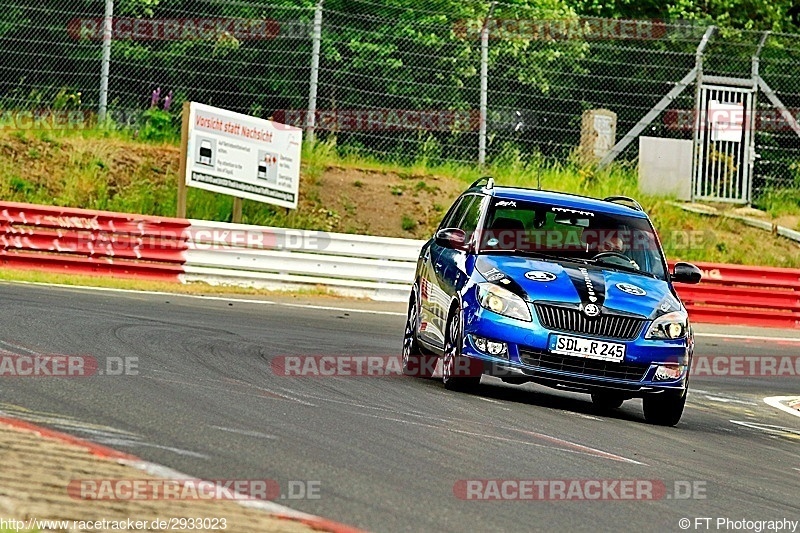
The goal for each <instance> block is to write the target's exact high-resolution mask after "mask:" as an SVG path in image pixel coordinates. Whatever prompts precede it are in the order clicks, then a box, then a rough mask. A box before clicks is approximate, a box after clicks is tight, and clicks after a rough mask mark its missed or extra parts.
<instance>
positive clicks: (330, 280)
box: [184, 220, 424, 302]
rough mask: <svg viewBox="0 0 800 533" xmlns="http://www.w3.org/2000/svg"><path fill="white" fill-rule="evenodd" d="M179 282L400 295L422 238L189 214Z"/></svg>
mask: <svg viewBox="0 0 800 533" xmlns="http://www.w3.org/2000/svg"><path fill="white" fill-rule="evenodd" d="M190 222H191V229H190V231H189V233H190V237H189V238H188V239H187V242H188V246H189V249H188V250H187V254H186V264H185V265H184V269H185V272H186V274H185V276H184V279H185V280H186V281H204V282H206V283H211V284H215V285H216V284H218V285H225V284H228V285H231V284H233V285H239V286H246V287H256V288H267V289H270V288H287V287H289V288H303V287H313V286H321V287H325V288H327V289H331V290H333V291H335V292H337V293H340V294H345V295H350V296H362V297H363V296H365V297H369V298H373V299H376V300H384V301H397V302H402V301H406V300H407V299H408V295H409V290H410V287H411V282H412V281H413V279H414V270H415V268H416V259H417V255H418V254H419V250H420V248H422V245H423V243H424V241H418V240H412V239H397V238H391V237H373V236H367V235H350V234H345V233H326V232H321V231H308V230H296V229H288V228H272V227H259V226H249V225H245V224H228V223H224V222H209V221H203V220H192V221H190Z"/></svg>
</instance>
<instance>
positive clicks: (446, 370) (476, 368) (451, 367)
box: [442, 309, 483, 392]
mask: <svg viewBox="0 0 800 533" xmlns="http://www.w3.org/2000/svg"><path fill="white" fill-rule="evenodd" d="M463 342H464V338H463V335H462V333H461V312H460V311H459V310H458V309H455V310H453V311H452V312H451V313H450V316H449V317H448V319H447V328H446V331H445V342H444V359H443V360H442V382H443V383H444V388H446V389H447V390H452V391H457V392H475V391H476V390H478V386H479V385H480V383H481V374H482V373H483V365H482V364H481V361H479V360H477V359H469V358H466V357H464V356H463V355H461V349H462V344H463ZM464 374H466V375H464Z"/></svg>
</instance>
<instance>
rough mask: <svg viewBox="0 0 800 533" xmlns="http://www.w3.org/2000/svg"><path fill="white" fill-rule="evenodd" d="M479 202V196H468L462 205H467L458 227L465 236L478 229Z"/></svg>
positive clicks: (480, 198)
mask: <svg viewBox="0 0 800 533" xmlns="http://www.w3.org/2000/svg"><path fill="white" fill-rule="evenodd" d="M481 200H482V197H480V196H470V197H469V199H468V200H467V201H465V202H464V203H466V204H467V207H466V209H465V210H464V216H463V218H462V219H461V222H459V224H458V227H459V228H461V229H463V230H464V231H465V232H466V233H467V235H470V234H472V233H474V232H475V230H476V229H477V228H478V219H479V218H480V216H481Z"/></svg>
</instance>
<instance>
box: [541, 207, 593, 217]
mask: <svg viewBox="0 0 800 533" xmlns="http://www.w3.org/2000/svg"><path fill="white" fill-rule="evenodd" d="M551 210H552V211H558V212H560V213H574V214H576V215H584V216H587V217H593V216H594V213H592V212H591V211H578V210H576V209H569V208H566V207H553V208H552V209H551Z"/></svg>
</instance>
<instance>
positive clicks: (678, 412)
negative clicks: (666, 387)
mask: <svg viewBox="0 0 800 533" xmlns="http://www.w3.org/2000/svg"><path fill="white" fill-rule="evenodd" d="M686 394H687V389H684V390H683V393H682V394H670V393H669V392H662V393H661V394H653V395H650V396H645V397H644V398H643V399H642V407H643V409H644V419H645V420H647V421H648V422H649V423H651V424H656V425H658V426H674V425H675V424H677V423H678V422H679V421H680V419H681V416H682V415H683V407H684V406H685V405H686Z"/></svg>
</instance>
